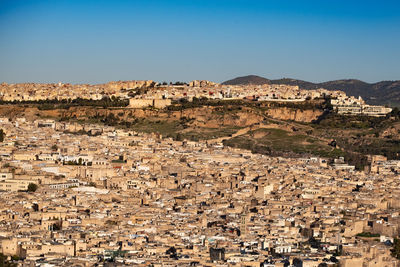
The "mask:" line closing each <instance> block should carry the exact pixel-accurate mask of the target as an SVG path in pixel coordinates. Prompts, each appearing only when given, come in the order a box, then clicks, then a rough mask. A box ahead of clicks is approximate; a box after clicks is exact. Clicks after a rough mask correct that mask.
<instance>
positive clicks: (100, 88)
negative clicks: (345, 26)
mask: <svg viewBox="0 0 400 267" xmlns="http://www.w3.org/2000/svg"><path fill="white" fill-rule="evenodd" d="M141 89H145V90H144V91H143V92H138V90H141ZM104 97H116V98H120V99H131V100H130V103H129V107H131V108H145V107H155V108H165V107H167V106H169V105H170V104H171V103H172V102H171V101H172V100H181V99H186V100H188V101H192V100H193V99H194V98H207V99H217V100H234V99H247V100H253V101H270V102H271V101H274V102H303V101H306V100H312V99H321V98H330V99H332V100H331V103H332V105H333V106H334V109H335V111H336V112H337V113H339V114H344V115H367V116H384V115H386V114H387V113H389V112H391V109H390V108H386V107H383V106H371V105H367V104H365V103H364V101H363V100H362V99H361V98H359V99H356V98H354V97H353V96H347V95H346V94H345V93H344V92H343V91H330V90H326V89H323V88H320V89H316V90H302V89H299V87H298V86H291V85H285V84H265V85H221V84H217V83H213V82H210V81H205V80H203V81H197V80H195V81H191V82H190V83H189V84H184V83H179V84H170V85H167V84H165V85H163V84H157V83H155V82H153V81H119V82H110V83H106V84H99V85H88V84H79V85H71V84H63V83H58V84H36V83H25V84H6V83H3V84H1V85H0V100H3V101H39V100H54V99H56V100H73V99H76V98H82V99H91V100H100V99H102V98H104Z"/></svg>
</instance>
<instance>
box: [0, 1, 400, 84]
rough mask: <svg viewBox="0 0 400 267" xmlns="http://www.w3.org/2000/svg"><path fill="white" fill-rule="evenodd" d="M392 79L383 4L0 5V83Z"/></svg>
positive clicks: (395, 7) (391, 17)
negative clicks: (251, 77)
mask: <svg viewBox="0 0 400 267" xmlns="http://www.w3.org/2000/svg"><path fill="white" fill-rule="evenodd" d="M248 74H256V75H261V76H264V77H267V78H281V77H291V78H297V79H303V80H308V81H313V82H319V81H327V80H334V79H343V78H357V79H361V80H364V81H367V82H376V81H380V80H398V79H400V3H399V1H398V0H397V1H385V0H379V1H378V0H374V1H371V0H364V1H353V0H347V1H342V0H318V1H313V0H309V1H306V0H304V1H303V0H297V1H286V0H273V1H268V0H265V1H261V0H260V1H257V0H171V1H167V0H165V1H156V0H137V1H135V0H131V1H119V0H114V1H111V0H110V1H102V0H96V1H95V0H93V1H85V0H76V1H73V0H71V1H63V0H52V1H30V0H21V1H20V0H11V1H5V0H0V82H9V83H11V82H28V81H30V82H58V81H63V82H72V83H83V82H89V83H100V82H106V81H110V80H134V79H137V80H140V79H152V80H156V81H190V80H193V79H207V80H212V81H216V82H221V81H224V80H227V79H230V78H234V77H236V76H243V75H248Z"/></svg>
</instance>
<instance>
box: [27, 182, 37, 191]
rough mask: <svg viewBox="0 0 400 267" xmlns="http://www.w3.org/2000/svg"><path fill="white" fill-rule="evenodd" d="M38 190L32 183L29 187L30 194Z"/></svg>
mask: <svg viewBox="0 0 400 267" xmlns="http://www.w3.org/2000/svg"><path fill="white" fill-rule="evenodd" d="M37 189H38V186H37V184H34V183H30V184H29V185H28V192H35V191H36V190H37Z"/></svg>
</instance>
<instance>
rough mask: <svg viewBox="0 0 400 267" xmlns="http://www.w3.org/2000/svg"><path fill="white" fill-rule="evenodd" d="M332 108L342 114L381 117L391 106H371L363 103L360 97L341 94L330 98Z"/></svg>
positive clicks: (388, 111) (389, 110)
mask: <svg viewBox="0 0 400 267" xmlns="http://www.w3.org/2000/svg"><path fill="white" fill-rule="evenodd" d="M331 104H332V106H333V108H334V110H335V111H336V112H337V113H338V114H343V115H366V116H374V117H382V116H385V115H386V114H388V113H390V112H391V111H392V109H391V108H388V107H384V106H371V105H367V104H365V102H364V100H363V99H362V98H361V97H358V98H355V97H353V96H350V97H349V96H341V97H338V98H336V99H332V100H331Z"/></svg>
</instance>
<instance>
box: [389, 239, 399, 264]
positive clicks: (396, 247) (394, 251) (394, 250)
mask: <svg viewBox="0 0 400 267" xmlns="http://www.w3.org/2000/svg"><path fill="white" fill-rule="evenodd" d="M390 252H391V254H392V256H393V257H394V258H396V259H398V260H400V239H398V238H395V239H394V242H393V248H392V249H391V250H390Z"/></svg>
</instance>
